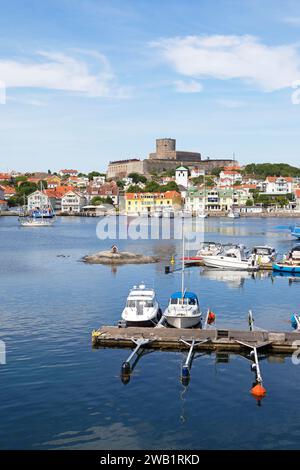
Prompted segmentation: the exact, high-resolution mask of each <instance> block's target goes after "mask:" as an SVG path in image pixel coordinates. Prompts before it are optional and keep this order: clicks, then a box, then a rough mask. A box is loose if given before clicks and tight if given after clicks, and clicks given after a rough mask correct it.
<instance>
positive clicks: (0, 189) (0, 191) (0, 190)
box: [0, 186, 4, 200]
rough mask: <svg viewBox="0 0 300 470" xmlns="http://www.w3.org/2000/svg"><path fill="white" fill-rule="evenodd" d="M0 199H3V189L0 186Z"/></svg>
mask: <svg viewBox="0 0 300 470" xmlns="http://www.w3.org/2000/svg"><path fill="white" fill-rule="evenodd" d="M0 199H2V200H3V199H4V189H3V188H2V186H0Z"/></svg>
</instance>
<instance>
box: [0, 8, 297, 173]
mask: <svg viewBox="0 0 300 470" xmlns="http://www.w3.org/2000/svg"><path fill="white" fill-rule="evenodd" d="M299 136H300V3H299V0H296V1H294V0H259V1H258V0H214V1H212V0H160V1H158V0H151V1H150V0H43V1H40V0H10V1H9V2H8V1H7V0H0V171H10V170H13V169H14V170H20V171H44V170H46V171H47V170H48V169H50V170H52V171H56V170H60V169H61V168H69V169H70V168H72V169H73V168H75V169H78V170H80V171H90V170H99V171H103V170H105V169H106V167H107V164H108V162H109V161H111V160H120V159H125V158H146V157H147V156H148V154H149V153H150V152H153V151H155V139H156V138H161V137H172V138H176V140H177V148H178V150H189V151H197V152H201V154H202V158H207V157H210V158H226V157H229V158H230V157H232V155H233V153H234V154H235V156H236V158H237V160H238V161H239V162H240V163H241V164H246V163H250V162H256V163H262V162H286V163H290V164H292V165H296V166H300V158H299V155H300V152H299Z"/></svg>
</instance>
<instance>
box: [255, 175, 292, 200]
mask: <svg viewBox="0 0 300 470" xmlns="http://www.w3.org/2000/svg"><path fill="white" fill-rule="evenodd" d="M292 190H293V178H291V177H283V176H267V178H266V180H265V181H264V182H263V183H262V184H261V191H262V192H264V193H265V194H269V195H271V194H272V195H281V194H289V193H291V192H292Z"/></svg>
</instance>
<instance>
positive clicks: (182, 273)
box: [181, 218, 185, 300]
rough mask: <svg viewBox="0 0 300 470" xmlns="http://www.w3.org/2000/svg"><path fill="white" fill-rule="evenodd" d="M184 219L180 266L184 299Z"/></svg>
mask: <svg viewBox="0 0 300 470" xmlns="http://www.w3.org/2000/svg"><path fill="white" fill-rule="evenodd" d="M184 241H185V240H184V218H182V266H181V295H182V300H183V297H184V248H185V246H184Z"/></svg>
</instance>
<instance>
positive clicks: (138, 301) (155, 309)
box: [122, 283, 161, 326]
mask: <svg viewBox="0 0 300 470" xmlns="http://www.w3.org/2000/svg"><path fill="white" fill-rule="evenodd" d="M160 318H161V309H160V307H159V304H158V302H157V300H156V295H155V291H154V289H151V288H148V287H146V285H145V284H144V283H141V284H140V285H139V286H133V288H132V289H131V290H130V292H129V295H128V297H127V301H126V306H125V308H124V310H123V312H122V320H123V321H124V322H125V323H126V326H154V325H156V324H157V323H158V322H159V320H160Z"/></svg>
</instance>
